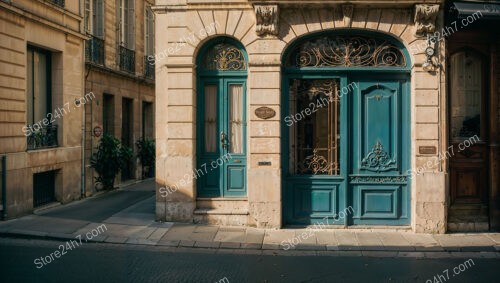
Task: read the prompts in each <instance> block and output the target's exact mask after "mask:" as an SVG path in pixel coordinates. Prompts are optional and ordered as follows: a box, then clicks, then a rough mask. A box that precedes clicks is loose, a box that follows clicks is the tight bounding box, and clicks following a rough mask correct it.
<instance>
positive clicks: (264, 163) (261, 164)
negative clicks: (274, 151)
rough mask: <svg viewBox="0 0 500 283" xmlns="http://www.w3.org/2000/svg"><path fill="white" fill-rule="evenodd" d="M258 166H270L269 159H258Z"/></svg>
mask: <svg viewBox="0 0 500 283" xmlns="http://www.w3.org/2000/svg"><path fill="white" fill-rule="evenodd" d="M259 166H271V161H259Z"/></svg>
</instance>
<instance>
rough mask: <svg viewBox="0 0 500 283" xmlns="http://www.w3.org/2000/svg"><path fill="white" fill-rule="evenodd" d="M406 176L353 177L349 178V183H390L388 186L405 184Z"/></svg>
mask: <svg viewBox="0 0 500 283" xmlns="http://www.w3.org/2000/svg"><path fill="white" fill-rule="evenodd" d="M406 180H407V177H406V176H353V177H351V183H356V184H367V183H376V184H382V183H390V184H400V183H406Z"/></svg>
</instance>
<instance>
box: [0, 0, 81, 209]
mask: <svg viewBox="0 0 500 283" xmlns="http://www.w3.org/2000/svg"><path fill="white" fill-rule="evenodd" d="M11 2H12V3H11V4H7V3H5V2H0V34H1V35H0V60H1V61H2V67H1V68H0V155H6V156H7V179H6V180H7V200H8V217H9V218H14V217H17V216H20V215H23V214H27V213H30V212H31V211H32V209H33V174H34V173H39V172H44V171H50V170H58V171H57V174H56V184H55V188H56V191H55V194H56V199H57V201H60V202H62V203H66V202H69V201H71V200H74V199H78V198H79V197H80V188H81V186H80V174H81V138H82V134H81V129H82V109H81V108H75V109H71V111H70V112H68V113H66V114H64V115H62V116H61V117H60V118H56V121H55V122H54V123H55V124H57V125H58V144H59V146H58V147H57V148H50V149H40V150H30V151H27V138H26V136H25V135H24V134H25V133H24V132H23V130H22V128H23V126H25V125H26V123H27V122H26V121H27V113H26V111H27V107H26V99H27V94H26V87H27V79H26V76H27V70H26V64H27V63H26V62H27V55H26V54H27V46H28V45H33V46H36V47H40V48H43V49H46V50H49V51H50V52H51V57H52V62H51V65H52V74H51V75H52V99H53V104H52V108H56V107H61V108H62V107H64V104H65V103H68V102H69V103H71V104H72V103H73V101H74V100H75V99H78V98H80V97H83V96H84V88H83V70H84V67H83V40H84V36H83V35H82V34H81V33H80V19H81V18H80V17H79V15H78V11H79V8H78V5H76V6H75V5H74V3H69V4H68V5H67V10H64V9H62V8H60V7H58V6H55V5H52V4H50V3H48V4H47V3H45V2H43V1H15V0H14V1H11ZM66 2H73V1H66Z"/></svg>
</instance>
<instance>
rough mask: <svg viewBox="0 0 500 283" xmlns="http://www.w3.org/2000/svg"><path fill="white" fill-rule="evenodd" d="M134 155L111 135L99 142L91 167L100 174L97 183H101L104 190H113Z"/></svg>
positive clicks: (91, 160)
mask: <svg viewBox="0 0 500 283" xmlns="http://www.w3.org/2000/svg"><path fill="white" fill-rule="evenodd" d="M132 155H133V152H132V149H131V148H128V147H125V146H122V144H121V143H120V141H119V140H118V139H117V138H115V137H113V136H111V135H104V136H103V137H102V138H101V140H100V141H99V145H98V146H97V152H94V153H93V154H92V156H91V158H90V166H91V167H92V168H94V169H95V170H96V172H97V174H99V176H98V177H96V181H97V182H98V183H101V184H102V186H103V188H104V189H113V188H114V183H115V178H116V175H118V173H119V172H120V170H121V169H122V168H123V167H124V166H125V165H126V164H128V162H129V160H130V159H131V158H132Z"/></svg>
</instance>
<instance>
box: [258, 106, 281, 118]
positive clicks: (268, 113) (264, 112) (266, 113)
mask: <svg viewBox="0 0 500 283" xmlns="http://www.w3.org/2000/svg"><path fill="white" fill-rule="evenodd" d="M255 115H256V116H257V117H259V118H261V119H270V118H272V117H274V116H276V111H274V109H272V108H269V107H266V106H262V107H259V108H257V109H255Z"/></svg>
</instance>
